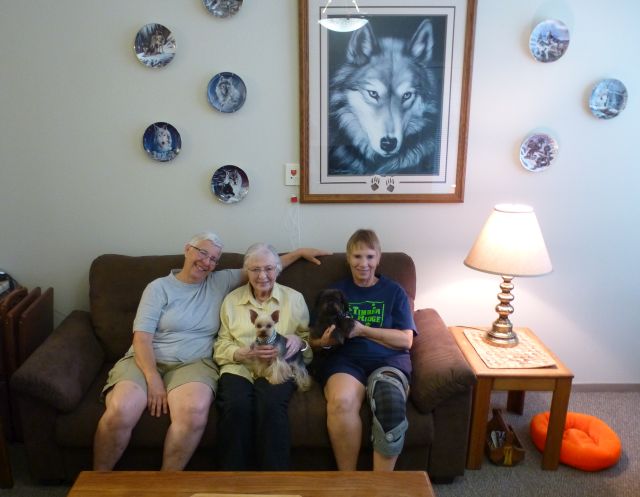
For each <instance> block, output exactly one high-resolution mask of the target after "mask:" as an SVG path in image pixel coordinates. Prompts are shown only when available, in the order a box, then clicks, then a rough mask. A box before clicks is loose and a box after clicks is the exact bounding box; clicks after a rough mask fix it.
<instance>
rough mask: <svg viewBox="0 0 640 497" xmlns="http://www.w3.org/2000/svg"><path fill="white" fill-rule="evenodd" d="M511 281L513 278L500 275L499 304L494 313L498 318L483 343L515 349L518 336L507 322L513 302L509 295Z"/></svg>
mask: <svg viewBox="0 0 640 497" xmlns="http://www.w3.org/2000/svg"><path fill="white" fill-rule="evenodd" d="M512 279H513V276H505V275H502V280H503V281H502V283H501V284H500V290H502V291H501V292H500V293H499V294H498V300H500V303H499V304H498V305H497V306H496V312H497V313H498V316H499V317H498V319H496V320H495V321H494V323H493V326H492V327H491V329H490V330H489V331H487V334H486V335H485V336H484V337H483V338H484V341H485V342H487V343H489V344H490V345H495V346H497V347H515V346H516V345H518V336H517V335H516V334H515V333H514V332H513V325H512V324H511V321H509V314H511V313H512V312H513V307H512V306H511V301H512V300H513V295H512V294H511V290H513V283H511V280H512Z"/></svg>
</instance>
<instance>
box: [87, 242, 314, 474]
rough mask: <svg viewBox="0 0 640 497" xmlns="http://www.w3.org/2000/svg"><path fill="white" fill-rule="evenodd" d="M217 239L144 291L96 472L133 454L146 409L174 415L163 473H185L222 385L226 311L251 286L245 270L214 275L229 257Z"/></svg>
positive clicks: (290, 258) (296, 254) (119, 367)
mask: <svg viewBox="0 0 640 497" xmlns="http://www.w3.org/2000/svg"><path fill="white" fill-rule="evenodd" d="M222 247H223V245H222V241H221V240H220V238H219V237H218V236H217V235H216V234H214V233H200V234H197V235H195V236H194V237H193V238H191V240H189V242H188V243H186V244H185V246H184V263H183V265H182V268H180V269H173V270H172V271H171V272H170V273H169V274H168V275H167V276H164V277H161V278H158V279H156V280H154V281H152V282H151V283H149V284H148V285H147V287H146V288H145V290H144V292H143V294H142V298H141V300H140V304H139V306H138V310H137V313H136V316H135V319H134V322H133V344H132V346H131V347H130V348H129V350H128V351H127V353H126V354H125V356H124V357H123V358H122V359H121V360H120V361H118V362H117V363H116V364H115V366H114V367H113V369H112V370H111V371H110V373H109V377H108V379H107V384H106V385H105V387H104V388H103V391H102V396H103V398H104V400H105V404H106V410H105V413H104V415H103V416H102V418H101V419H100V422H99V423H98V428H97V430H96V434H95V439H94V469H95V470H111V469H113V467H114V466H115V464H116V463H117V461H118V460H119V459H120V457H121V456H122V453H123V452H124V450H125V449H126V447H127V445H128V443H129V439H130V438H131V432H132V430H133V428H134V426H135V425H136V424H137V422H138V420H139V419H140V416H141V415H142V413H143V412H144V410H145V409H148V411H149V413H150V414H151V415H152V416H156V417H160V416H162V415H167V414H170V417H171V424H170V426H169V429H168V431H167V435H166V438H165V443H164V451H163V459H162V469H163V470H181V469H183V468H184V467H185V466H186V464H187V462H188V461H189V459H190V458H191V456H192V454H193V452H194V450H195V449H196V447H197V445H198V442H199V441H200V438H201V437H202V433H203V431H204V429H205V426H206V424H207V420H208V415H209V408H210V406H211V403H212V401H213V399H214V397H215V392H216V389H217V384H218V378H219V374H218V366H217V365H216V364H215V363H214V362H213V360H212V353H213V343H214V340H215V337H216V335H217V333H218V328H219V327H220V306H221V305H222V301H223V299H224V297H225V296H226V295H227V293H229V292H230V291H231V290H233V289H234V288H236V287H237V286H238V285H241V284H242V283H244V282H245V281H246V273H245V272H243V271H242V270H241V269H225V270H220V271H214V270H215V268H216V265H217V263H218V261H219V260H220V256H221V254H222ZM324 254H325V253H324V252H322V251H319V250H315V249H298V250H296V251H293V252H290V253H289V254H286V255H284V256H283V257H282V260H283V263H284V264H285V265H289V264H291V263H292V262H294V261H295V260H297V259H298V258H300V257H304V258H305V259H307V260H310V261H312V262H315V263H316V264H320V261H319V260H318V259H316V258H315V256H317V255H324Z"/></svg>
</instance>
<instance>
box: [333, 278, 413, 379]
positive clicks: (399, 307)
mask: <svg viewBox="0 0 640 497" xmlns="http://www.w3.org/2000/svg"><path fill="white" fill-rule="evenodd" d="M331 288H336V289H338V290H342V291H343V292H344V294H345V295H346V297H347V301H348V302H349V313H350V314H351V316H352V317H353V318H354V319H356V320H358V321H360V322H361V323H362V324H364V325H366V326H370V327H372V328H391V329H396V330H413V332H414V335H415V334H416V325H415V322H414V320H413V313H412V312H411V305H410V304H409V298H408V297H407V294H406V292H405V291H404V289H403V288H402V287H401V286H400V285H399V284H398V283H396V282H395V281H393V280H390V279H389V278H386V277H385V276H378V281H377V283H376V284H375V285H373V286H370V287H360V286H358V285H356V284H355V283H354V282H353V280H352V279H351V278H347V279H344V280H341V281H339V282H337V283H335V284H334V285H332V286H331ZM329 356H330V358H329V361H328V364H327V366H329V367H330V368H332V366H330V364H331V363H333V365H334V366H335V364H336V362H334V361H338V362H339V361H340V358H345V359H349V360H350V361H355V362H356V363H358V364H359V365H360V366H361V367H362V368H363V369H364V370H365V371H366V372H367V374H369V373H370V372H371V371H373V370H375V369H377V368H379V367H382V366H393V367H395V368H398V369H400V370H401V371H403V372H404V373H405V374H406V375H407V376H408V377H409V376H410V374H411V357H410V355H409V351H408V350H398V349H392V348H390V347H385V346H384V345H382V344H380V343H378V342H374V341H373V340H369V339H368V338H365V337H356V338H350V339H349V340H347V341H346V342H345V343H344V344H343V345H341V346H338V347H334V348H333V349H332V350H331V354H329ZM332 359H333V360H332ZM327 373H329V371H327ZM325 379H326V378H325Z"/></svg>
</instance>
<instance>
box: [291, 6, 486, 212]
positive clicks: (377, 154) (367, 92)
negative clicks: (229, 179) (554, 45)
mask: <svg viewBox="0 0 640 497" xmlns="http://www.w3.org/2000/svg"><path fill="white" fill-rule="evenodd" d="M298 4H299V33H300V107H301V120H300V154H301V158H300V160H301V168H300V170H301V188H300V190H301V191H300V197H301V201H302V202H462V201H463V199H464V176H465V160H466V144H467V127H468V115H469V94H470V90H471V60H472V52H473V36H474V24H475V11H476V0H394V1H390V0H359V1H358V2H357V8H358V11H356V7H355V6H354V4H355V2H353V1H352V0H332V1H329V2H327V1H326V0H298ZM344 17H350V18H361V19H364V20H366V21H367V22H366V23H365V24H364V26H362V27H360V28H358V29H356V30H355V31H350V32H342V31H334V30H330V29H327V28H325V27H324V26H322V25H320V24H319V22H318V21H319V20H320V19H325V18H344Z"/></svg>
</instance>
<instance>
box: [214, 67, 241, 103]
mask: <svg viewBox="0 0 640 497" xmlns="http://www.w3.org/2000/svg"><path fill="white" fill-rule="evenodd" d="M241 98H242V94H241V93H240V90H238V88H236V86H235V84H234V83H233V79H232V78H230V77H225V76H224V75H222V76H221V77H220V80H219V81H218V84H217V85H216V99H217V100H218V102H219V105H220V110H221V111H222V112H233V111H234V110H236V109H237V107H238V104H239V103H240V99H241Z"/></svg>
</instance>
